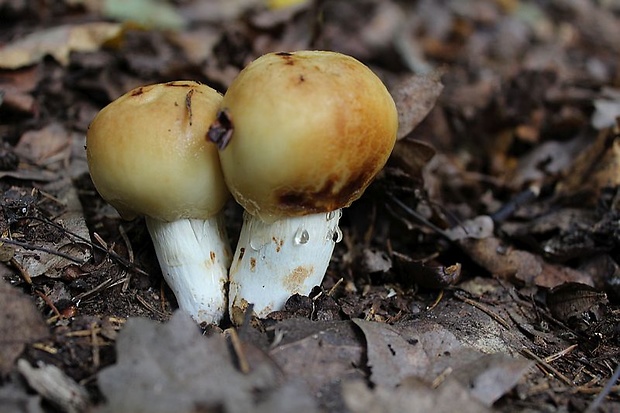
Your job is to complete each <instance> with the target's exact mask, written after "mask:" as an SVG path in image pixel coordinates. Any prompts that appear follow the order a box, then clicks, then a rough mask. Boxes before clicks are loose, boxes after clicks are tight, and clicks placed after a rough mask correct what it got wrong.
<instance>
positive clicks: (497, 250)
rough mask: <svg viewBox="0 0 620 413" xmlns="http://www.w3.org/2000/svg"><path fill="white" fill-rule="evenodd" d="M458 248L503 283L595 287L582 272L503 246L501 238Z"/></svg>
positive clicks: (464, 243) (466, 242)
mask: <svg viewBox="0 0 620 413" xmlns="http://www.w3.org/2000/svg"><path fill="white" fill-rule="evenodd" d="M459 245H460V246H461V248H462V249H463V250H465V251H466V252H467V253H468V254H469V256H470V257H471V258H472V259H473V260H474V261H475V262H476V263H478V264H479V265H480V266H482V267H484V268H485V269H486V270H487V271H489V272H490V273H491V274H493V275H494V276H496V277H499V278H502V279H508V280H519V281H521V282H524V283H525V284H527V285H538V286H541V287H548V288H552V287H555V286H557V285H560V284H563V283H565V282H581V283H584V284H588V285H591V284H592V279H591V277H590V276H589V275H587V274H585V273H583V272H581V271H578V270H574V269H572V268H569V267H564V266H561V265H556V264H549V263H547V262H545V261H544V260H543V259H542V258H541V257H540V256H538V255H535V254H533V253H531V252H528V251H525V250H520V249H517V248H514V247H511V246H506V245H504V244H503V243H502V241H501V240H500V239H499V238H495V237H489V238H484V239H478V240H474V239H464V240H461V241H460V242H459Z"/></svg>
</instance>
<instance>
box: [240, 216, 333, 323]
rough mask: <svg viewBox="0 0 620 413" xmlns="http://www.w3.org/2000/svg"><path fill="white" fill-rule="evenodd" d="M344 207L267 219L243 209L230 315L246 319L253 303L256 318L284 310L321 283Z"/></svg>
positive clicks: (241, 319)
mask: <svg viewBox="0 0 620 413" xmlns="http://www.w3.org/2000/svg"><path fill="white" fill-rule="evenodd" d="M340 215H341V211H340V210H337V211H332V212H328V213H320V214H311V215H306V216H302V217H294V218H285V219H280V220H277V221H275V222H273V223H265V222H263V221H261V220H260V219H259V218H257V217H254V216H252V215H250V214H248V213H244V222H243V226H242V228H241V234H240V236H239V242H238V244H237V250H236V251H235V255H234V257H233V263H232V266H231V268H230V287H229V300H230V318H231V320H232V321H233V323H235V324H240V323H241V322H242V321H243V318H244V313H245V311H247V309H248V307H249V304H250V303H251V304H253V311H254V313H255V315H256V316H258V317H264V316H266V315H267V314H269V313H270V312H272V311H276V310H281V309H282V308H283V307H284V304H285V303H286V300H287V299H288V298H289V297H290V296H292V295H293V294H302V295H308V294H309V293H310V291H311V290H312V288H313V287H314V286H316V285H320V284H321V281H322V280H323V277H324V275H325V271H326V270H327V266H328V265H329V261H330V259H331V256H332V252H333V250H334V245H335V243H336V242H338V241H340V239H341V238H342V233H341V232H340V229H339V228H338V221H339V219H340Z"/></svg>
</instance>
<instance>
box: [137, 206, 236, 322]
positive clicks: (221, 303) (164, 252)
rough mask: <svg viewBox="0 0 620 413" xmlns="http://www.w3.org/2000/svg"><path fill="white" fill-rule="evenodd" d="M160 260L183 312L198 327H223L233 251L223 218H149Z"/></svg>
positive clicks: (149, 226) (147, 220) (219, 216)
mask: <svg viewBox="0 0 620 413" xmlns="http://www.w3.org/2000/svg"><path fill="white" fill-rule="evenodd" d="M146 224H147V227H148V230H149V233H150V234H151V238H152V240H153V245H154V247H155V252H156V254H157V259H158V261H159V265H160V267H161V271H162V274H163V276H164V279H165V280H166V283H168V286H170V289H171V290H172V292H173V293H174V295H175V297H176V299H177V302H178V304H179V308H180V309H181V310H183V311H185V312H186V313H188V314H189V315H190V316H192V318H193V319H194V320H195V321H196V322H198V323H203V322H206V323H219V322H220V320H221V319H222V317H223V315H224V313H225V311H226V304H227V302H226V289H225V284H226V282H227V280H228V276H227V269H228V267H229V266H230V260H231V251H230V246H229V244H228V238H227V236H226V230H225V227H224V225H223V219H222V217H221V214H218V215H216V216H214V217H212V218H209V219H207V220H201V219H181V220H178V221H173V222H163V221H160V220H156V219H153V218H148V217H147V218H146Z"/></svg>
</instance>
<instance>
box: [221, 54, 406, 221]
mask: <svg viewBox="0 0 620 413" xmlns="http://www.w3.org/2000/svg"><path fill="white" fill-rule="evenodd" d="M222 107H223V111H224V115H226V116H228V118H229V120H230V122H231V123H232V136H231V138H230V141H229V142H228V145H227V146H226V147H225V148H224V149H223V150H221V151H220V160H221V162H222V169H223V171H224V177H225V179H226V183H227V184H228V187H229V189H230V191H231V192H232V194H233V196H234V197H235V199H236V200H237V202H239V203H240V204H241V205H242V206H243V207H244V208H245V209H246V211H248V212H249V213H250V214H252V215H255V216H258V217H259V218H261V219H262V220H263V221H267V222H269V221H273V220H275V219H279V218H282V217H285V216H301V215H307V214H314V213H319V212H327V211H333V210H336V209H338V208H342V207H345V206H348V205H349V204H350V203H351V202H353V201H355V200H356V199H357V198H359V197H360V196H361V194H362V193H363V191H364V190H365V189H366V187H367V186H368V185H369V184H370V182H371V181H372V179H373V178H374V177H375V175H376V174H377V173H378V172H379V171H380V170H381V168H383V166H384V164H385V162H386V161H387V159H388V157H389V155H390V153H391V151H392V149H393V147H394V143H395V140H396V131H397V129H398V116H397V112H396V105H395V104H394V101H393V99H392V97H391V96H390V94H389V92H388V91H387V89H386V87H385V86H384V85H383V83H382V82H381V80H380V79H379V78H378V77H377V76H376V75H375V74H374V73H373V72H372V71H371V70H370V69H369V68H368V67H366V66H365V65H363V64H362V63H360V62H359V61H357V60H355V59H354V58H352V57H350V56H346V55H343V54H340V53H335V52H325V51H298V52H294V53H270V54H267V55H264V56H262V57H260V58H258V59H256V60H255V61H254V62H252V63H251V64H250V65H248V66H247V67H246V68H245V69H243V70H242V71H241V73H240V74H239V76H238V77H237V78H236V79H235V80H234V81H233V83H232V84H231V86H230V88H229V89H228V91H227V92H226V94H225V95H224V100H223V102H222Z"/></svg>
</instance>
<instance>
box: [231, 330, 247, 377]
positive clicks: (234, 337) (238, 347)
mask: <svg viewBox="0 0 620 413" xmlns="http://www.w3.org/2000/svg"><path fill="white" fill-rule="evenodd" d="M228 333H229V337H230V343H231V344H232V346H233V350H235V355H236V356H237V360H238V361H239V370H241V372H242V373H243V374H248V373H249V372H250V370H251V369H250V363H248V359H247V357H246V356H245V352H244V351H243V343H242V342H241V340H240V339H239V334H238V333H237V330H235V329H234V328H230V329H228Z"/></svg>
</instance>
